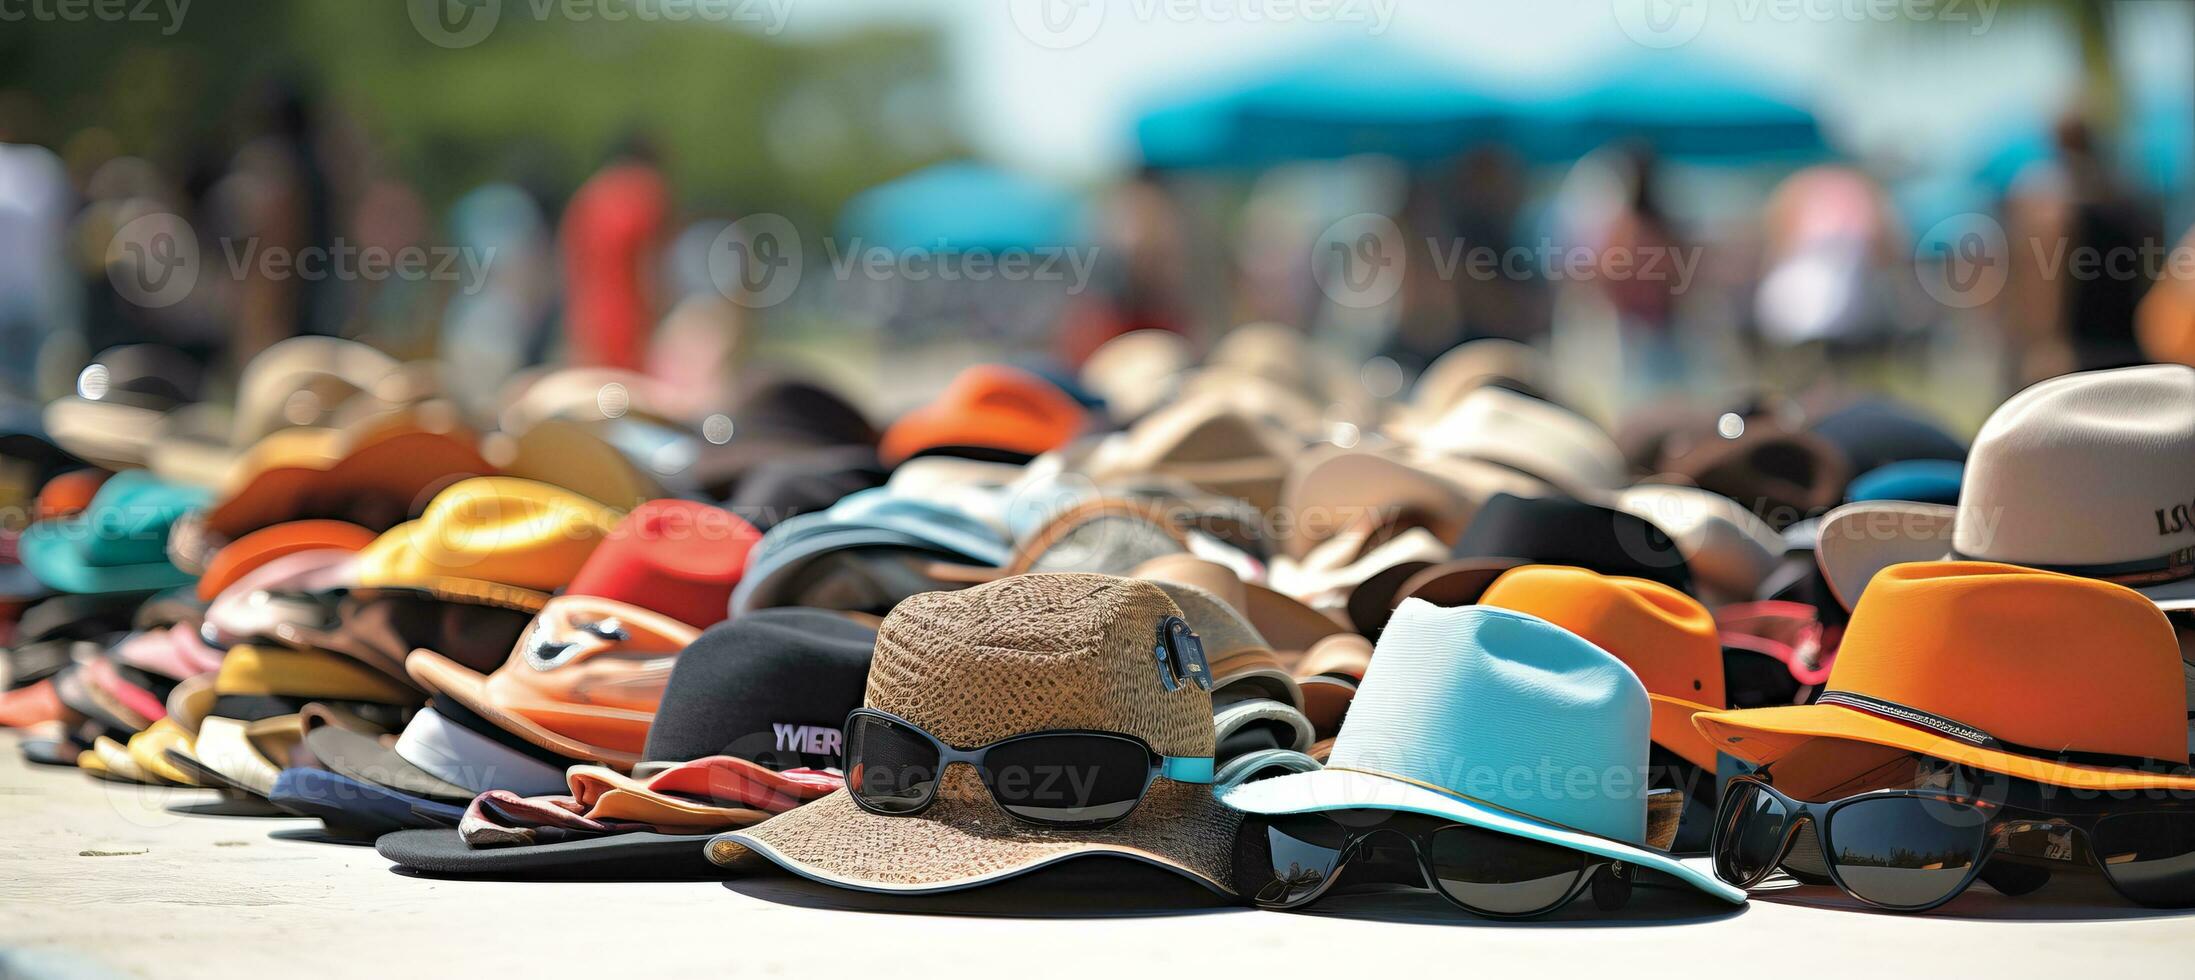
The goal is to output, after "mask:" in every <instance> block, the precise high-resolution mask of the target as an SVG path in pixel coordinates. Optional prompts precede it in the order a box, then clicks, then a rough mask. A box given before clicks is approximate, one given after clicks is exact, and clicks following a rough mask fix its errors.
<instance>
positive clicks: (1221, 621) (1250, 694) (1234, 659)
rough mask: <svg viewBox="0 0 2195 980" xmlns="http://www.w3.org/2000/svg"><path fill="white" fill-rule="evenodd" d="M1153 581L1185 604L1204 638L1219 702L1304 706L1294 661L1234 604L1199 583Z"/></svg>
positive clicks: (1184, 611) (1185, 611) (1186, 613)
mask: <svg viewBox="0 0 2195 980" xmlns="http://www.w3.org/2000/svg"><path fill="white" fill-rule="evenodd" d="M1149 581H1150V582H1151V584H1153V585H1156V586H1158V587H1159V588H1160V589H1161V590H1163V591H1164V592H1165V593H1166V596H1167V598H1169V599H1172V600H1174V605H1176V606H1179V607H1181V618H1182V619H1184V620H1187V621H1188V623H1189V628H1190V629H1193V630H1195V631H1196V632H1197V636H1198V638H1199V639H1201V640H1202V641H1203V643H1204V660H1205V663H1207V664H1208V665H1210V666H1211V668H1212V699H1213V700H1214V701H1217V702H1220V703H1229V702H1234V701H1242V700H1248V699H1252V698H1262V699H1265V700H1268V701H1277V702H1280V703H1282V704H1285V705H1287V706H1289V707H1291V708H1294V709H1296V710H1297V711H1301V710H1303V689H1302V688H1300V687H1298V686H1297V685H1296V679H1295V677H1294V676H1293V675H1291V674H1290V673H1289V672H1288V662H1287V661H1285V660H1283V659H1281V657H1280V655H1279V654H1276V653H1274V652H1273V646H1272V644H1270V643H1267V642H1266V641H1265V637H1263V636H1260V635H1258V630H1257V627H1255V626H1252V625H1250V621H1249V620H1248V619H1245V618H1243V615H1242V614H1241V613H1239V612H1237V611H1235V608H1234V607H1233V606H1230V605H1228V604H1227V603H1226V602H1224V601H1222V600H1221V599H1220V597H1218V596H1216V595H1213V594H1212V593H1210V592H1206V591H1204V590H1203V589H1200V588H1197V587H1196V586H1194V585H1186V584H1183V583H1180V582H1169V581H1165V580H1163V579H1151V580H1149Z"/></svg>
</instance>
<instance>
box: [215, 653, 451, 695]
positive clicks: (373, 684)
mask: <svg viewBox="0 0 2195 980" xmlns="http://www.w3.org/2000/svg"><path fill="white" fill-rule="evenodd" d="M213 689H214V691H215V692H216V693H217V694H221V695H235V694H241V695H259V696H271V697H285V698H323V699H327V700H332V701H371V702H374V703H377V704H416V703H418V702H419V700H420V696H419V692H417V691H414V690H412V689H411V688H409V687H406V686H405V685H403V684H402V683H400V682H398V681H396V680H394V679H393V678H390V677H388V676H387V675H384V674H382V673H381V672H380V671H377V670H374V669H373V668H371V667H368V666H366V665H365V664H362V663H359V662H358V661H356V660H352V659H350V658H349V657H345V656H343V655H341V654H336V653H329V652H327V651H325V650H288V649H284V648H281V647H263V646H251V645H246V644H239V645H237V646H236V647H233V648H231V649H230V650H229V652H228V655H227V656H225V657H222V658H221V670H220V671H219V672H218V673H216V674H215V675H214V681H213Z"/></svg>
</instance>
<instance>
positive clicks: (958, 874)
mask: <svg viewBox="0 0 2195 980" xmlns="http://www.w3.org/2000/svg"><path fill="white" fill-rule="evenodd" d="M1180 614H1181V610H1180V609H1179V607H1177V606H1175V605H1174V603H1173V601H1172V600H1170V599H1168V598H1167V596H1166V593H1165V592H1164V591H1163V590H1161V589H1160V588H1159V587H1158V586H1156V585H1153V584H1151V583H1149V582H1138V581H1135V580H1132V579H1124V578H1115V577H1112V576H1103V575H1075V574H1070V575H1022V576H1016V577H1013V578H1007V579H1001V580H999V581H997V582H992V583H989V584H987V585H979V586H976V587H975V588H971V589H965V590H962V591H959V592H929V593H924V594H921V595H917V596H914V597H912V598H909V599H907V600H906V601H904V602H902V603H900V604H899V606H898V607H897V608H894V609H893V610H892V612H891V615H889V616H887V617H885V620H884V625H883V627H882V628H881V629H880V630H878V632H877V641H876V660H875V662H874V664H873V665H872V666H871V668H870V671H869V690H868V696H867V698H866V700H865V704H866V705H867V706H868V707H870V708H873V709H877V710H880V711H884V712H889V713H891V714H893V715H896V716H898V717H900V718H903V719H905V720H907V721H908V722H911V723H912V724H914V725H915V726H917V727H919V728H921V729H922V730H924V731H926V732H928V733H929V734H930V735H931V736H933V737H934V738H936V739H938V740H940V741H942V742H944V743H945V744H947V745H953V746H960V747H964V748H972V747H976V746H985V745H990V744H993V743H996V742H998V741H1001V740H1003V739H1007V738H1012V737H1014V736H1017V735H1025V734H1030V733H1035V732H1046V731H1059V730H1079V731H1099V732H1114V733H1119V734H1122V735H1127V736H1130V737H1133V738H1136V739H1140V740H1141V741H1143V742H1144V743H1145V744H1146V745H1148V746H1149V747H1150V748H1151V749H1152V751H1154V752H1155V753H1157V754H1159V755H1161V756H1166V757H1171V758H1183V759H1209V758H1211V757H1212V754H1213V751H1214V749H1215V738H1214V728H1213V724H1212V699H1211V696H1210V695H1209V694H1207V693H1205V692H1204V690H1203V689H1201V688H1200V687H1199V686H1198V685H1196V684H1193V683H1178V682H1177V683H1175V684H1174V685H1173V689H1172V690H1168V689H1167V684H1166V682H1165V680H1164V672H1163V671H1162V669H1160V668H1158V667H1154V665H1153V663H1152V659H1151V649H1152V639H1153V637H1155V636H1158V635H1159V629H1160V624H1161V623H1162V622H1163V621H1164V620H1165V619H1166V618H1167V617H1169V616H1179V615H1180ZM848 762H849V765H850V767H851V766H857V765H859V764H860V760H859V759H849V760H848ZM935 792H936V796H935V799H934V801H933V802H931V803H930V804H929V806H927V807H926V808H925V809H922V810H921V811H919V812H917V813H914V814H910V815H906V816H886V815H882V814H877V813H872V812H870V811H868V810H865V809H862V808H861V806H860V805H858V804H856V803H855V802H854V800H853V797H852V796H851V795H849V793H848V791H846V790H839V791H837V792H834V793H832V794H831V795H829V796H826V797H823V798H822V799H820V800H817V801H815V802H813V803H809V804H807V805H805V806H802V807H799V808H798V809H794V810H791V811H788V812H786V813H783V814H780V815H778V816H776V817H772V818H770V819H769V820H766V821H764V822H762V823H760V824H757V825H755V826H753V827H750V828H747V829H744V830H740V831H734V832H732V833H728V834H723V835H720V836H718V837H716V838H714V839H712V840H711V841H710V842H709V845H708V856H709V860H711V861H713V862H715V863H717V864H719V865H723V866H726V867H730V868H754V867H756V866H758V865H759V864H760V863H761V862H763V861H768V862H774V863H776V864H777V865H779V866H781V867H784V868H786V869H788V870H791V871H793V872H795V873H797V874H800V875H803V876H806V877H808V878H812V879H815V880H817V881H821V882H825V883H828V884H834V885H839V886H843V887H847V888H857V889H863V890H868V891H880V892H896V893H916V892H937V891H950V890H954V889H960V888H968V887H973V886H977V885H984V884H989V883H992V882H996V881H999V880H1002V879H1005V878H1009V877H1013V876H1015V875H1020V874H1024V873H1027V872H1029V871H1032V870H1035V869H1037V868H1041V867H1044V866H1046V865H1050V864H1055V863H1057V862H1060V861H1065V860H1069V859H1072V858H1078V857H1088V856H1094V855H1111V856H1118V857H1126V858H1129V859H1132V860H1139V861H1143V862H1147V863H1150V864H1154V865H1157V866H1159V867H1163V868H1167V869H1170V870H1173V871H1178V872H1180V873H1181V874H1183V875H1184V876H1186V877H1188V878H1190V879H1191V880H1193V881H1196V882H1198V883H1200V884H1203V885H1205V886H1206V887H1208V888H1210V889H1212V890H1213V891H1215V892H1218V893H1221V894H1232V892H1231V890H1230V882H1231V880H1232V878H1231V872H1232V864H1233V848H1234V840H1235V832H1236V830H1237V827H1238V826H1239V823H1240V817H1239V816H1238V815H1237V814H1236V813H1235V812H1234V811H1232V810H1229V809H1228V808H1226V807H1224V806H1221V805H1220V803H1219V801H1218V800H1217V799H1216V798H1214V797H1213V795H1212V787H1211V785H1210V784H1209V783H1195V782H1182V781H1177V780H1175V779H1172V778H1169V777H1167V776H1164V775H1160V776H1154V777H1152V779H1151V781H1150V783H1149V785H1148V788H1147V789H1146V790H1145V791H1144V794H1143V796H1142V798H1141V800H1140V801H1139V802H1138V803H1137V804H1136V806H1135V808H1134V809H1133V810H1130V811H1129V812H1128V814H1127V815H1126V816H1125V817H1123V818H1121V819H1120V820H1118V821H1116V822H1114V823H1111V824H1107V825H1105V826H1103V827H1099V828H1096V829H1088V830H1085V829H1070V828H1061V827H1052V826H1039V825H1035V824H1030V823H1025V822H1023V821H1021V820H1019V819H1017V818H1015V817H1013V816H1011V815H1009V814H1008V813H1006V811H1004V810H1002V809H1000V808H999V806H998V804H997V803H996V801H995V800H994V799H993V798H992V796H991V794H990V791H989V790H987V789H986V788H985V787H984V785H983V782H982V780H981V779H980V777H979V776H978V775H977V773H976V772H975V770H974V769H972V768H970V767H969V766H967V765H965V764H961V763H952V764H949V765H948V766H947V767H946V768H945V771H944V772H943V773H941V774H940V777H939V781H938V786H937V788H936V791H935Z"/></svg>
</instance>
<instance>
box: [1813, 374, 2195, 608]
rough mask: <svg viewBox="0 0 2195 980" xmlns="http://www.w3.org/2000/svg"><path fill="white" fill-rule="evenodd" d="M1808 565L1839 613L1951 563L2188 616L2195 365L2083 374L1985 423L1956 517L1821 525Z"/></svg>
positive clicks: (2192, 565)
mask: <svg viewBox="0 0 2195 980" xmlns="http://www.w3.org/2000/svg"><path fill="white" fill-rule="evenodd" d="M1815 547H1816V550H1815V556H1816V558H1817V559H1818V560H1819V561H1820V562H1821V568H1822V572H1823V574H1824V575H1825V576H1826V577H1827V578H1828V580H1829V585H1830V589H1831V591H1833V592H1834V593H1835V594H1836V597H1837V599H1838V600H1839V601H1841V602H1843V603H1844V604H1845V606H1846V607H1848V608H1849V607H1851V606H1852V605H1853V604H1855V603H1857V602H1858V601H1859V600H1860V597H1861V595H1863V594H1864V591H1865V589H1866V588H1867V584H1868V582H1869V580H1870V579H1872V578H1873V577H1874V576H1875V574H1876V573H1877V572H1878V571H1879V570H1881V569H1883V568H1887V567H1889V566H1891V565H1894V564H1897V563H1899V562H1908V561H1931V560H1935V559H1941V558H1947V557H1957V558H1969V559H1974V560H1978V561H2000V562H2008V563H2011V564H2015V565H2027V566H2030V567H2033V568H2045V569H2050V570H2052V571H2059V572H2065V573H2067V574H2070V575H2079V576H2083V577H2086V578H2095V579H2102V580H2104V581H2108V582H2117V583H2120V584H2122V585H2126V586H2129V587H2131V588H2133V589H2134V590H2136V591H2138V592H2140V593H2141V594H2143V595H2146V596H2148V597H2149V598H2150V600H2151V601H2153V602H2155V603H2156V604H2157V605H2158V607H2159V608H2163V609H2188V608H2195V368H2190V367H2187V366H2185V365H2179V364H2158V365H2150V366H2147V367H2135V368H2121V369H2118V370H2112V371H2086V372H2082V373H2080V374H2069V375H2065V376H2063V377H2059V378H2052V379H2051V380H2049V381H2044V382H2042V383H2040V384H2036V385H2033V386H2031V387H2029V388H2028V389H2027V390H2025V391H2022V392H2020V393H2019V394H2017V395H2014V396H2012V397H2011V398H2010V399H2008V400H2006V402H2005V403H2004V404H2003V405H2001V406H1999V407H1998V408H1997V410H1996V411H1995V412H1993V413H1991V414H1990V416H1989V420H1988V421H1987V422H1985V423H1983V424H1982V430H1981V433H1980V435H1978V436H1976V437H1975V439H1974V448H1973V450H1972V451H1971V452H1970V453H1969V454H1968V456H1967V467H1966V473H1965V477H1964V481H1963V484H1962V487H1961V490H1960V493H1959V505H1958V506H1957V507H1956V508H1953V507H1945V506H1943V505H1940V504H1920V503H1909V502H1905V501H1895V500H1876V501H1869V502H1866V503H1857V504H1847V505H1845V506H1843V507H1839V508H1837V509H1836V510H1834V511H1831V512H1830V513H1829V514H1828V516H1827V517H1825V518H1824V519H1823V520H1822V523H1821V529H1820V532H1819V537H1818V538H1817V540H1816V546H1815Z"/></svg>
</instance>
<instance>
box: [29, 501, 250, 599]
mask: <svg viewBox="0 0 2195 980" xmlns="http://www.w3.org/2000/svg"><path fill="white" fill-rule="evenodd" d="M208 496H209V494H208V492H207V491H205V490H203V489H200V488H197V487H185V486H179V485H176V484H172V483H167V482H164V481H162V480H161V479H160V478H159V477H156V476H154V475H152V474H151V473H148V472H145V471H144V470H125V471H123V472H121V473H117V474H115V475H114V476H112V477H110V478H108V480H107V482H105V483H103V484H100V486H99V492H98V493H96V494H93V495H92V498H91V505H90V506H88V507H86V508H84V512H83V513H81V514H78V515H75V516H72V517H63V518H57V519H54V520H46V521H39V522H38V523H36V524H33V525H31V526H30V527H29V528H28V529H26V530H24V532H23V537H22V540H21V541H20V542H19V548H20V554H21V556H22V562H23V566H24V567H26V568H28V569H30V571H31V574H32V575H35V576H37V577H38V580H39V581H40V582H43V583H45V584H46V586H47V587H48V588H51V589H54V590H56V591H60V592H78V593H110V592H153V591H156V590H159V589H166V588H172V587H174V586H178V585H184V584H187V583H189V582H191V581H193V580H194V579H196V578H197V576H195V575H191V574H188V573H186V572H184V571H183V570H181V569H179V568H176V567H175V566H174V565H173V564H171V563H169V561H168V531H169V530H170V529H171V528H173V527H174V526H175V522H176V521H177V520H179V519H181V518H182V516H183V515H184V514H186V513H189V512H190V511H191V510H192V509H194V508H197V507H202V506H204V505H205V504H206V502H207V498H208Z"/></svg>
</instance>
